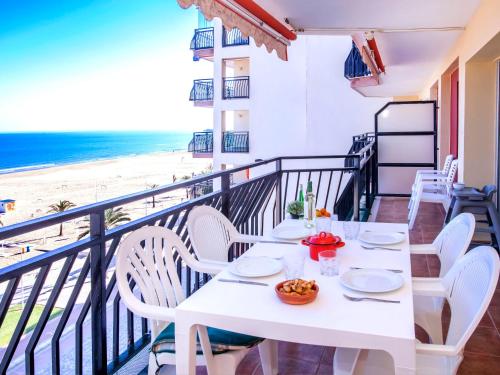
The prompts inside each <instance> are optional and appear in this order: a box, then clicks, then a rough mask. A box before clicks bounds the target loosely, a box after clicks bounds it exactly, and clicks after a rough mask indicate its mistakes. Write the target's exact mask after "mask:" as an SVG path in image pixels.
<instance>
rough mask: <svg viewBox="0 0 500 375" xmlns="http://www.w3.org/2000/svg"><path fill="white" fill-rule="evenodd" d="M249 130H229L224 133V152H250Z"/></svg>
mask: <svg viewBox="0 0 500 375" xmlns="http://www.w3.org/2000/svg"><path fill="white" fill-rule="evenodd" d="M249 138H250V137H249V133H248V132H247V131H227V132H223V133H222V152H239V153H248V152H249V151H250V142H249Z"/></svg>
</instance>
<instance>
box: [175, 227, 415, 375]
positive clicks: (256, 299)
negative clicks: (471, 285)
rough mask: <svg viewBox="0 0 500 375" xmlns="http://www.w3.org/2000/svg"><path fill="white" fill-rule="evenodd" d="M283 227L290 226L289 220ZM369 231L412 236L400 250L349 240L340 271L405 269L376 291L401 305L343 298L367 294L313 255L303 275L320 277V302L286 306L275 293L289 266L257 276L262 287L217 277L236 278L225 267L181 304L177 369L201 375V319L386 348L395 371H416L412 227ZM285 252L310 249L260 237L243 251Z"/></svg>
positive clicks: (328, 342)
mask: <svg viewBox="0 0 500 375" xmlns="http://www.w3.org/2000/svg"><path fill="white" fill-rule="evenodd" d="M295 222H296V223H297V221H295ZM280 225H290V221H288V220H286V221H285V222H284V223H282V224H280ZM299 225H302V224H301V223H299ZM333 227H334V231H333V232H334V233H335V234H339V235H341V236H343V233H342V229H341V228H342V223H341V222H335V223H334V225H333ZM365 229H367V230H373V231H399V232H401V231H404V232H405V233H406V241H405V242H403V243H400V244H399V245H398V246H399V247H402V251H401V252H397V251H384V250H363V249H362V248H361V247H360V245H359V243H358V242H357V241H346V246H345V247H344V248H341V249H339V250H338V252H337V254H338V255H337V256H338V257H339V263H340V273H341V274H342V273H343V272H345V271H347V270H349V268H350V267H351V266H352V267H373V268H390V269H401V270H403V273H402V274H401V275H402V276H403V278H404V281H405V283H404V286H403V287H402V288H401V289H399V290H397V291H394V292H390V293H382V294H377V297H380V298H387V299H395V300H400V301H401V303H399V304H392V303H381V302H368V301H366V302H351V301H348V300H347V299H345V298H344V297H343V294H344V293H346V294H348V295H351V296H363V295H364V296H366V294H363V293H357V292H354V291H351V290H348V289H346V288H344V287H343V286H341V285H340V283H339V280H338V276H335V277H326V276H322V275H321V274H320V272H319V264H318V262H315V261H313V260H311V259H310V258H309V257H308V256H307V258H306V263H305V269H304V278H305V279H314V280H316V281H317V283H318V285H319V288H320V290H319V293H318V297H317V299H316V300H315V301H314V302H312V303H310V304H307V305H302V306H292V305H287V304H284V303H282V302H281V301H280V300H279V299H278V297H277V296H276V294H275V291H274V286H275V285H276V284H277V283H278V282H280V281H283V280H284V279H285V275H284V271H282V272H280V273H279V274H276V275H273V276H270V277H264V278H258V279H252V280H257V281H261V282H265V283H268V284H269V286H256V285H245V284H235V283H222V282H218V281H217V279H219V278H234V279H237V278H238V277H236V276H234V275H232V274H231V273H229V272H228V271H227V270H224V271H222V272H221V273H219V274H218V275H217V276H216V277H215V278H214V279H213V280H211V281H209V282H208V283H207V284H206V285H204V286H203V287H202V288H201V289H200V290H198V291H197V292H196V293H194V294H193V295H192V296H190V297H189V298H188V299H186V300H185V301H184V302H182V303H181V304H180V305H179V306H178V307H177V308H176V323H175V324H176V327H175V328H176V331H175V337H176V338H175V340H176V348H177V350H176V351H177V353H176V360H177V364H176V372H177V374H178V375H194V374H195V334H196V325H198V324H199V325H204V326H211V327H216V328H220V329H225V330H230V331H235V332H241V333H245V334H249V335H254V336H260V337H265V338H269V339H274V340H281V341H289V342H296V343H302V344H312V345H323V346H332V347H334V346H338V347H352V348H364V349H380V350H385V351H387V352H388V353H390V354H391V355H392V357H393V359H394V364H395V369H396V372H395V373H396V374H397V375H403V374H404V375H407V374H415V368H416V364H415V361H416V358H415V330H414V323H413V322H414V321H413V297H412V283H411V267H410V252H409V239H408V226H407V225H406V224H385V223H362V224H361V230H365ZM284 252H304V253H307V254H308V248H307V247H305V246H302V245H299V244H297V245H283V244H269V243H257V244H256V245H254V246H253V247H252V248H250V249H249V250H248V251H247V253H246V254H245V255H243V256H252V255H263V254H266V253H268V254H274V255H275V256H276V255H278V256H280V255H282V254H283V253H284Z"/></svg>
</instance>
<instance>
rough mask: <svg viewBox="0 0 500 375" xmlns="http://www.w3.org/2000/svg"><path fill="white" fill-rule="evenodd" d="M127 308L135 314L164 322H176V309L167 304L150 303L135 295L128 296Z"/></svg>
mask: <svg viewBox="0 0 500 375" xmlns="http://www.w3.org/2000/svg"><path fill="white" fill-rule="evenodd" d="M126 306H127V308H128V309H129V310H130V311H132V312H133V313H134V314H135V315H138V316H141V317H143V318H147V319H153V320H160V321H162V322H174V321H175V310H174V309H173V308H171V307H166V306H155V305H148V304H147V303H144V302H142V301H140V300H138V299H137V297H134V298H133V299H130V298H128V299H127V302H126Z"/></svg>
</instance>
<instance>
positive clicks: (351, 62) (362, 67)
mask: <svg viewBox="0 0 500 375" xmlns="http://www.w3.org/2000/svg"><path fill="white" fill-rule="evenodd" d="M371 75H372V73H371V71H370V69H369V68H368V66H367V65H366V64H365V63H364V62H363V58H362V57H361V54H360V53H359V50H358V47H356V44H354V42H352V48H351V52H349V55H348V56H347V59H346V60H345V62H344V77H345V78H347V79H353V78H359V77H368V76H371Z"/></svg>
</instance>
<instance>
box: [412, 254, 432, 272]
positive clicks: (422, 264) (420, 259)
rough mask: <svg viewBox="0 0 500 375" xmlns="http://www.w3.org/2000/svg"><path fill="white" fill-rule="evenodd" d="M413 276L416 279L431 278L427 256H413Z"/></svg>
mask: <svg viewBox="0 0 500 375" xmlns="http://www.w3.org/2000/svg"><path fill="white" fill-rule="evenodd" d="M411 274H412V276H414V277H429V267H428V265H427V259H426V257H425V255H411Z"/></svg>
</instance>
